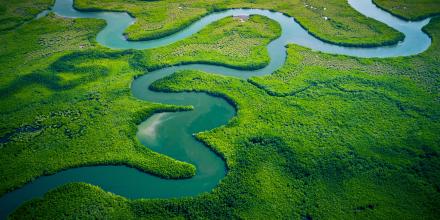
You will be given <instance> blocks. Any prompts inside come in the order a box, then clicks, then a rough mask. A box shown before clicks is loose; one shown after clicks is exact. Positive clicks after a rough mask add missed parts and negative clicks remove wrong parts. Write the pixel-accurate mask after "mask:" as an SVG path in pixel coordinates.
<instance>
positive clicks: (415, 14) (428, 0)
mask: <svg viewBox="0 0 440 220" xmlns="http://www.w3.org/2000/svg"><path fill="white" fill-rule="evenodd" d="M373 2H374V3H375V4H376V5H378V6H379V7H381V8H383V9H385V10H387V11H389V12H391V13H393V14H394V15H397V16H399V17H401V18H404V19H408V20H421V19H424V18H426V17H430V16H435V15H439V14H440V1H438V0H398V1H397V0H373Z"/></svg>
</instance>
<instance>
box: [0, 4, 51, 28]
mask: <svg viewBox="0 0 440 220" xmlns="http://www.w3.org/2000/svg"><path fill="white" fill-rule="evenodd" d="M54 2H55V1H54V0H0V31H4V30H10V29H13V28H15V27H17V26H18V25H20V24H23V23H24V22H26V21H29V20H31V19H33V18H34V17H35V16H36V15H37V14H38V13H40V12H41V11H43V10H45V9H48V8H49V7H50V6H52V5H53V3H54Z"/></svg>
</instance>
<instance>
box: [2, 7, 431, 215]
mask: <svg viewBox="0 0 440 220" xmlns="http://www.w3.org/2000/svg"><path fill="white" fill-rule="evenodd" d="M348 2H349V4H350V5H351V6H352V7H353V8H354V9H356V10H357V11H359V12H360V13H362V14H364V15H366V16H369V17H372V18H374V19H376V20H378V21H380V22H383V23H385V24H387V25H389V26H390V27H393V28H394V29H396V30H398V31H400V32H402V33H404V34H405V40H404V41H403V42H400V43H398V44H396V45H392V46H385V47H376V48H359V47H344V46H338V45H332V44H329V43H325V42H323V41H321V40H319V39H317V38H315V37H313V36H312V35H310V34H309V33H308V32H307V31H306V30H304V29H303V28H302V27H301V26H300V25H299V24H298V23H296V22H295V20H294V19H293V18H291V17H288V16H285V15H283V14H281V13H278V12H270V11H268V10H260V9H231V10H227V11H223V12H218V13H213V14H210V15H207V16H205V17H203V18H201V19H200V20H199V21H197V22H195V23H193V24H192V25H190V26H189V27H187V28H185V29H183V30H182V31H179V32H177V33H175V34H172V35H170V36H167V37H164V38H160V39H157V40H150V41H139V42H133V41H126V40H125V38H124V36H123V31H124V30H125V29H126V28H127V27H128V26H129V25H131V24H132V23H133V22H134V21H135V20H134V19H133V18H132V17H130V16H129V15H128V14H127V13H121V12H79V11H76V10H75V9H73V8H72V0H57V1H56V2H55V5H54V7H53V9H52V10H53V12H55V13H57V14H58V15H60V16H65V17H73V18H80V17H81V18H100V19H105V20H106V21H107V26H106V27H105V28H104V29H103V30H102V31H101V32H99V34H98V36H97V41H98V42H99V43H100V44H102V45H104V46H107V47H109V48H115V49H147V48H155V47H161V46H165V45H168V44H171V43H173V42H176V41H179V40H182V39H184V38H187V37H189V36H191V35H193V34H194V33H196V32H198V31H199V30H201V29H202V28H204V27H205V26H206V25H208V24H210V23H212V22H214V21H217V20H219V19H221V18H224V17H227V16H231V15H239V14H240V15H241V14H249V15H251V14H258V15H263V16H266V17H269V18H271V19H273V20H275V21H277V22H278V23H279V24H280V25H281V27H282V35H281V36H280V37H279V38H278V39H276V40H274V41H272V42H271V43H270V44H269V45H268V47H267V48H268V52H269V56H270V58H271V61H270V63H269V65H268V66H266V67H264V68H262V69H260V70H255V71H242V70H235V69H231V68H226V67H221V66H215V65H204V64H191V65H181V66H174V67H168V68H164V69H160V70H157V71H154V72H151V73H148V74H146V75H144V76H142V77H139V78H137V79H136V80H134V81H133V83H132V86H131V88H132V93H133V95H134V96H135V97H137V98H139V99H142V100H147V101H151V102H158V103H166V104H176V105H192V106H194V110H193V111H187V112H177V113H159V114H155V115H153V116H152V117H150V118H148V119H147V120H146V121H144V122H143V123H141V124H140V125H139V126H138V132H137V135H136V136H137V138H138V139H139V140H140V141H141V143H143V144H144V145H145V146H147V147H148V148H150V149H152V150H154V151H156V152H159V153H161V154H165V155H168V156H170V157H173V158H175V159H177V160H180V161H185V162H188V163H191V164H194V165H195V166H196V168H197V173H196V175H195V176H194V177H192V178H189V179H184V180H166V179H162V178H159V177H156V176H153V175H150V174H146V173H143V172H140V171H138V170H136V169H133V168H129V167H125V166H93V167H81V168H74V169H68V170H66V171H61V172H59V173H56V174H54V175H51V176H44V177H40V178H37V179H36V180H35V181H33V182H31V183H29V184H27V185H25V186H24V187H22V188H20V189H18V190H15V191H12V192H10V193H7V194H6V195H4V196H3V197H1V198H0V219H1V218H5V217H6V215H7V214H8V213H10V212H11V211H12V210H13V209H15V208H16V207H18V206H19V205H20V204H22V203H23V202H24V201H27V200H29V199H32V198H35V197H41V196H43V195H44V193H46V192H47V191H49V190H51V189H53V188H55V187H57V186H60V185H63V184H65V183H68V182H87V183H91V184H94V185H97V186H99V187H101V188H103V189H104V190H106V191H110V192H113V193H115V194H118V195H122V196H125V197H128V198H133V199H134V198H170V197H183V196H195V195H197V194H200V193H202V192H209V191H211V190H212V189H213V188H214V187H215V186H217V184H218V183H219V181H220V180H221V179H222V178H223V177H224V176H225V175H226V166H225V163H224V161H223V160H222V159H221V158H220V157H219V156H217V155H216V154H215V153H214V152H212V151H211V150H210V149H208V148H207V147H206V146H205V145H203V144H202V143H200V142H198V141H196V140H195V138H194V137H193V136H192V134H194V133H197V132H200V131H205V130H210V129H213V128H216V127H219V126H221V125H224V124H226V123H227V122H228V121H229V120H230V119H231V118H232V117H233V116H234V115H235V110H234V107H233V106H231V105H230V104H229V103H227V102H226V101H225V100H224V99H221V98H217V97H212V96H209V95H207V94H204V93H161V92H153V91H151V90H149V89H148V87H149V86H150V84H151V83H152V82H154V81H156V80H157V79H160V78H163V77H164V76H167V75H170V74H173V73H174V72H176V71H178V70H184V69H195V70H202V71H206V72H211V73H216V74H222V75H229V76H235V77H239V78H243V79H246V78H249V77H251V76H260V75H265V74H271V73H272V72H274V71H275V70H277V69H278V68H280V67H281V66H282V65H283V64H284V62H285V59H286V49H285V45H286V44H288V43H294V44H298V45H301V46H305V47H308V48H311V49H313V50H317V51H322V52H327V53H334V54H345V55H350V56H358V57H392V56H408V55H413V54H417V53H420V52H423V51H425V50H426V49H427V48H428V47H429V45H430V44H431V39H430V38H429V37H428V36H427V35H426V34H425V33H423V32H422V31H421V28H422V27H423V26H425V25H426V24H427V23H429V19H425V20H423V21H419V22H407V21H403V20H401V19H399V18H397V17H394V16H392V15H390V14H389V13H387V12H385V11H383V10H381V9H379V8H377V7H376V6H375V5H374V4H372V3H371V1H370V0H349V1H348ZM42 15H44V14H42ZM38 17H39V16H38Z"/></svg>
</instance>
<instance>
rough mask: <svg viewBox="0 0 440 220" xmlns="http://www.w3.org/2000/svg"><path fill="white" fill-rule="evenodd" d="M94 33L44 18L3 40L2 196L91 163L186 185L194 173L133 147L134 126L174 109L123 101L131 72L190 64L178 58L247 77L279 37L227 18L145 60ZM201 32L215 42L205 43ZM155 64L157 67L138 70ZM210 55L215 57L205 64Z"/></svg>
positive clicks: (274, 30)
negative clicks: (237, 69) (245, 71)
mask: <svg viewBox="0 0 440 220" xmlns="http://www.w3.org/2000/svg"><path fill="white" fill-rule="evenodd" d="M226 23H227V24H226ZM222 25H224V26H223V27H222ZM102 26H103V22H101V21H97V20H85V19H77V20H73V19H63V18H57V17H56V16H54V15H50V16H49V17H47V18H43V19H41V20H38V21H34V22H32V23H30V24H27V25H24V26H22V27H21V28H19V29H17V30H16V31H13V32H8V33H5V34H3V37H2V38H1V39H2V40H1V41H2V44H3V45H4V49H2V50H1V53H0V63H3V64H4V66H3V67H4V68H2V70H1V77H2V81H1V87H0V92H1V93H0V94H1V95H0V97H1V99H0V111H1V112H2V117H1V124H2V129H1V133H0V140H1V141H0V150H1V151H2V154H1V155H0V160H1V161H3V162H2V163H1V164H0V167H1V171H0V173H1V176H2V177H3V178H1V179H0V194H3V193H4V192H6V191H9V190H11V189H13V188H16V187H18V186H20V185H22V184H24V183H26V182H29V181H30V180H32V179H33V178H35V177H38V176H41V175H43V174H50V173H54V172H56V171H59V170H61V169H65V168H68V167H78V166H84V165H94V164H125V165H129V166H134V167H136V168H139V169H141V170H144V171H147V172H150V173H154V174H156V175H160V176H163V177H166V178H181V177H189V176H192V175H193V174H194V167H193V166H192V165H189V164H186V163H181V162H178V161H176V160H174V159H171V158H168V157H165V156H163V155H159V154H156V153H154V152H152V151H151V150H148V149H147V148H145V147H144V146H142V145H141V144H139V143H138V141H137V140H136V138H135V132H136V129H137V128H136V124H138V123H140V122H141V121H142V119H145V118H146V117H148V116H149V115H151V114H152V113H154V112H157V111H163V110H179V109H178V108H176V107H171V106H164V105H158V104H151V103H146V102H142V101H140V100H136V99H135V98H133V97H131V95H130V89H129V85H130V82H131V80H132V79H133V78H134V77H135V76H137V75H140V74H143V73H144V72H143V70H139V66H142V68H157V67H158V66H163V65H170V64H176V63H179V62H192V61H194V59H193V58H189V57H188V56H184V55H185V54H186V53H189V54H192V55H195V58H197V59H198V61H205V62H208V61H215V62H217V63H220V62H222V63H223V64H224V65H229V66H233V65H237V66H241V67H249V68H251V67H254V68H255V65H258V66H262V65H265V64H266V63H267V62H268V60H269V58H268V55H267V51H266V49H265V47H264V45H265V44H267V43H268V42H269V40H270V39H273V38H275V37H277V36H278V35H279V32H280V30H279V26H278V25H277V24H276V23H275V22H273V21H272V20H269V19H267V18H265V17H260V16H252V17H251V18H250V20H248V21H247V22H244V23H242V22H239V21H236V20H233V19H232V18H226V19H223V20H220V21H219V22H216V23H214V24H212V25H210V26H209V27H207V28H206V29H204V30H203V31H202V32H200V33H199V34H196V35H195V36H193V37H191V38H189V39H186V40H183V41H181V42H178V43H176V44H173V45H170V46H169V47H165V48H161V49H155V50H154V54H153V53H151V51H143V52H135V51H124V52H115V51H110V50H105V49H103V48H100V47H99V46H97V45H96V43H95V41H94V36H95V35H96V32H97V30H99V29H100V28H101V27H102ZM90 30H92V31H90ZM228 31H231V32H232V33H231V32H228ZM208 33H218V35H217V37H216V38H212V39H208V37H207V34H208ZM199 40H200V41H199ZM201 41H202V42H203V45H204V46H205V47H206V48H204V47H203V45H202V44H201ZM225 41H231V42H241V44H240V45H237V44H227V43H225ZM23 42H26V43H23ZM244 46H246V49H244V48H243V47H244ZM216 47H217V48H218V49H213V48H216ZM200 48H201V49H200ZM209 50H212V52H211V53H208V51H209ZM170 51H173V52H175V53H178V54H181V56H178V55H175V54H174V55H173V54H171V55H172V56H175V57H176V58H175V59H174V60H172V59H169V57H167V56H169V55H170V54H169V53H170ZM235 51H241V52H242V53H234V52H235ZM196 54H199V55H196ZM221 54H224V56H220V55H221ZM153 55H154V56H156V57H153V58H155V59H157V61H156V62H151V63H150V62H145V61H150V60H153V59H152V58H151V57H150V56H153ZM214 55H219V57H218V58H217V59H213V60H210V59H211V58H213V57H214ZM159 56H164V58H163V59H160V58H159ZM179 57H181V59H178V58H179ZM220 58H222V59H220ZM245 58H250V59H251V60H252V61H253V62H249V60H248V59H245ZM160 61H161V62H160ZM17 73H18V74H17ZM35 94H38V95H36V96H35ZM114 124H120V125H121V126H118V127H114V126H112V125H114ZM109 137H110V138H109ZM84 145H86V146H88V147H87V148H84ZM122 152H123V153H122ZM56 155H58V156H56ZM46 158H51V160H47V159H46ZM66 158H68V159H66ZM40 161H41V162H40ZM17 169H20V170H23V172H19V173H17V172H15V170H17Z"/></svg>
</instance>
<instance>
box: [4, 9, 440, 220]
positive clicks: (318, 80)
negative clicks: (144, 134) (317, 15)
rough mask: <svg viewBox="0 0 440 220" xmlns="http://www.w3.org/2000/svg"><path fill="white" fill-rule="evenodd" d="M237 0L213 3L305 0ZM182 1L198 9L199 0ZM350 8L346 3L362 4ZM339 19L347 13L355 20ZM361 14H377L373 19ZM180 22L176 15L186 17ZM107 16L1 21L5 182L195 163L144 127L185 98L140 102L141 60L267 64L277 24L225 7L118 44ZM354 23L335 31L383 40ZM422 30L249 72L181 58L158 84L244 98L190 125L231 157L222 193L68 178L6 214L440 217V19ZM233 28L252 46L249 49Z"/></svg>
mask: <svg viewBox="0 0 440 220" xmlns="http://www.w3.org/2000/svg"><path fill="white" fill-rule="evenodd" d="M80 2H84V1H80ZM103 2H104V1H103ZM108 2H109V1H107V3H106V2H104V3H102V4H110V3H108ZM231 2H233V1H230V2H229V3H228V4H230V5H226V6H225V5H222V4H218V5H216V6H215V7H213V9H210V10H214V9H219V8H220V9H221V8H224V7H238V6H239V5H250V6H253V7H256V6H255V5H256V4H258V6H261V7H264V6H265V5H266V6H267V7H273V8H277V7H279V8H287V9H285V10H292V11H296V10H298V11H301V10H304V9H298V7H296V8H295V7H291V5H289V4H292V6H295V4H296V3H287V1H286V2H285V1H277V2H275V3H273V2H272V3H271V4H270V5H269V3H267V2H266V1H264V2H263V1H249V2H247V3H231ZM252 2H254V3H252ZM313 2H314V1H313ZM316 2H318V1H316ZM336 2H337V3H339V2H340V3H341V4H342V1H336V0H333V1H326V2H325V3H322V2H321V4H329V5H331V6H332V7H330V6H329V7H328V8H327V9H326V10H325V11H329V13H330V11H332V10H334V12H333V13H335V14H336V9H337V8H338V7H339V6H338V7H336V6H335V4H336ZM165 3H166V2H162V1H158V2H137V1H130V2H129V3H126V4H124V5H123V6H124V7H122V6H121V10H124V9H126V5H130V4H132V5H133V8H134V7H135V6H136V7H137V6H138V5H141V4H145V5H147V4H157V5H165V6H164V9H163V10H164V11H167V10H168V8H172V7H168V6H169V5H166V4H165ZM114 4H116V3H114ZM174 4H177V5H178V3H174ZM180 4H184V3H180ZM185 4H187V7H189V6H191V5H192V4H194V5H197V4H201V5H202V6H203V7H205V5H203V4H202V3H198V2H197V1H194V2H192V3H185ZM225 4H226V3H225ZM234 4H235V5H234ZM307 4H308V5H310V4H309V3H307ZM170 5H172V4H171V3H170ZM184 6H185V5H183V6H182V7H184ZM202 6H201V7H200V8H203V7H202ZM109 7H110V6H109ZM176 7H177V8H178V7H179V6H176ZM194 7H195V6H194ZM344 9H346V8H345V7H344ZM151 10H152V9H151ZM205 10H207V9H205ZM322 10H323V9H322ZM346 10H347V11H344V10H341V11H339V12H340V14H341V15H342V14H344V13H347V14H350V13H353V12H351V11H350V10H349V9H346ZM144 11H145V12H146V13H147V12H148V10H144ZM150 12H151V11H150ZM158 12H160V10H158ZM205 12H206V11H205ZM205 12H202V13H200V15H201V14H203V13H205ZM312 12H313V10H304V12H301V13H304V14H303V16H304V18H302V20H301V21H302V23H303V24H305V25H306V26H307V27H310V26H313V25H316V27H317V28H318V27H320V26H319V25H323V26H322V27H323V28H322V29H320V28H318V29H319V30H320V31H321V32H322V33H324V32H326V31H328V32H327V34H328V35H329V36H331V33H332V31H331V28H330V29H326V27H327V28H328V27H329V26H326V25H328V24H326V23H325V22H314V23H312V24H313V25H312V24H310V25H307V24H306V23H304V21H305V20H306V19H313V16H311V15H310V13H312ZM298 13H299V12H298ZM158 15H161V14H160V13H158ZM309 15H310V16H309ZM136 16H137V15H136ZM188 16H189V15H188ZM191 16H196V14H191ZM191 16H189V17H187V19H190V18H192V17H191ZM298 16H299V14H298ZM338 16H339V15H338ZM299 17H300V16H299ZM306 17H307V18H306ZM342 17H343V16H341V18H340V19H342V20H340V22H341V24H350V25H353V24H354V23H352V22H354V21H353V20H351V19H352V18H349V17H346V18H342ZM353 17H355V18H353V19H354V20H355V21H356V19H363V20H365V22H366V23H364V24H365V25H370V24H369V23H368V22H371V20H369V19H366V18H362V17H359V16H357V15H356V16H353ZM335 19H337V18H335ZM344 19H348V20H344ZM140 20H141V19H138V21H140ZM159 20H160V19H159ZM182 21H185V19H182ZM166 22H167V23H168V22H170V21H166ZM179 22H180V21H179ZM146 23H150V21H148V20H146ZM152 23H154V22H152ZM318 23H319V24H318ZM320 23H323V24H320ZM171 24H172V25H171V26H169V27H168V26H167V28H170V27H178V26H179V25H176V23H172V22H171ZM103 25H104V23H103V22H102V21H98V20H88V19H76V20H72V19H63V18H59V17H56V16H54V15H53V14H51V15H49V16H48V17H45V18H42V19H40V20H37V21H32V22H30V23H28V24H24V25H22V26H20V27H17V28H16V29H15V30H14V31H4V32H0V64H1V65H2V68H1V69H0V77H1V80H0V112H1V117H0V128H1V129H0V161H2V162H1V163H0V195H2V194H4V193H5V192H7V191H10V190H12V189H14V188H17V187H20V186H21V185H23V184H24V183H27V182H29V181H31V180H32V179H33V178H35V177H38V176H41V175H47V174H51V173H54V172H57V171H59V170H61V169H67V168H69V167H78V166H85V165H97V164H124V165H127V166H133V167H136V168H138V169H140V170H143V171H146V172H149V173H153V174H155V175H159V176H162V177H166V178H184V177H189V176H192V175H194V167H193V166H192V165H189V164H187V163H182V162H179V161H176V160H174V159H172V158H169V157H166V156H163V155H160V154H157V153H155V152H152V151H151V150H149V149H148V148H145V147H143V146H142V145H141V144H140V143H138V141H137V140H136V139H135V132H136V124H138V123H139V122H141V121H142V120H143V119H145V118H146V117H148V116H150V115H151V114H153V113H155V112H159V111H180V110H189V109H190V107H176V106H168V105H162V104H153V103H148V102H144V101H140V100H137V99H135V98H133V97H132V96H131V94H130V89H129V85H130V82H131V80H132V79H133V78H134V77H135V76H138V75H140V74H144V73H145V72H144V69H143V68H148V69H155V68H159V67H162V66H166V65H174V64H179V63H192V62H209V61H211V62H214V63H216V64H222V65H227V66H235V67H238V68H256V67H259V66H261V65H263V64H265V63H267V54H266V51H265V50H263V47H262V46H261V45H264V44H267V43H268V42H269V40H270V39H273V38H274V37H276V36H277V35H278V34H279V27H278V26H277V25H276V24H275V23H273V22H272V21H269V20H268V19H266V18H262V17H260V16H253V17H251V19H250V20H249V21H247V22H244V23H239V22H235V21H234V20H232V19H231V18H226V19H223V20H221V21H218V22H216V23H214V24H212V25H210V26H208V27H206V28H205V29H204V30H203V31H201V32H200V33H198V34H196V35H195V36H193V37H191V38H189V39H186V40H183V41H181V42H178V43H175V44H173V45H169V46H167V47H164V48H159V49H154V50H150V51H140V52H139V51H130V50H129V51H112V50H107V49H103V48H100V47H99V46H98V45H97V44H96V42H95V41H94V36H96V33H97V31H98V30H100V29H101V28H102V27H103ZM371 25H373V26H375V25H377V23H371ZM220 27H221V28H220ZM350 27H351V26H350ZM361 27H362V25H361V26H358V28H359V29H356V30H357V31H358V32H359V33H356V31H353V30H355V29H350V31H347V32H344V34H345V35H344V34H342V35H336V36H339V37H341V39H342V40H346V39H345V38H347V37H348V36H356V35H357V34H359V36H362V37H360V38H356V39H355V41H357V43H360V42H368V39H370V37H371V39H373V38H374V37H372V36H373V35H371V36H370V37H365V36H366V35H363V34H366V33H367V32H368V31H367V32H363V31H359V30H360V29H362V28H361ZM165 29H166V28H165ZM165 29H164V30H165ZM133 30H134V29H133ZM166 30H170V29H166ZM311 30H312V29H311ZM329 30H330V31H329ZM334 30H338V29H337V28H335V29H334ZM342 30H344V29H343V28H342ZM365 30H370V29H365ZM425 30H426V31H427V32H428V33H429V34H430V35H431V36H432V37H433V44H432V46H431V48H430V49H429V50H428V51H427V52H425V53H423V54H420V55H417V56H412V57H399V58H389V59H361V58H352V57H346V56H337V55H328V54H323V53H319V52H313V51H311V50H309V49H306V48H302V47H299V46H295V45H289V47H288V60H287V62H286V64H285V66H284V67H283V68H282V69H280V70H279V71H277V72H276V73H274V74H273V75H269V76H265V77H254V78H251V79H250V80H248V81H243V80H239V79H237V78H233V77H224V76H218V75H212V74H207V73H203V72H199V71H183V72H178V73H176V74H174V75H172V76H169V77H167V78H165V79H162V80H160V81H158V82H156V83H155V84H154V85H153V88H154V89H156V90H162V91H174V92H178V91H204V92H208V93H211V94H215V95H219V96H223V97H225V98H227V99H228V100H230V101H231V102H232V103H234V104H235V105H236V106H237V109H238V112H237V114H238V115H237V117H235V118H233V119H232V120H231V122H230V123H229V124H228V125H226V126H224V127H221V128H217V129H214V130H212V131H208V132H203V133H200V134H198V135H197V138H199V139H200V140H202V141H203V142H205V143H206V144H207V145H208V146H209V147H211V148H213V149H214V150H215V151H217V152H219V153H220V154H221V155H222V156H223V157H224V158H225V159H226V162H227V164H228V167H229V172H228V175H227V176H226V177H225V179H223V180H222V182H221V183H220V185H219V186H218V187H217V188H216V189H214V191H213V192H209V193H204V194H202V195H200V196H197V197H193V198H184V199H166V200H162V199H140V200H129V199H126V198H123V197H120V196H116V195H114V194H111V193H108V192H105V191H103V190H101V189H99V188H98V187H96V186H91V185H88V184H84V183H73V184H67V185H64V186H62V187H60V188H57V189H54V190H52V191H51V192H49V193H47V194H46V195H45V197H44V198H38V199H34V200H32V201H30V202H28V203H26V204H24V205H23V206H21V208H20V209H18V210H17V211H15V212H14V213H13V215H12V216H11V218H12V219H38V218H41V219H59V218H63V219H76V218H117V219H133V218H182V217H183V218H258V219H261V218H271V219H272V218H286V217H287V218H303V219H329V218H333V219H353V218H360V219H367V218H368V219H371V218H380V219H389V218H397V219H419V218H420V217H421V216H422V217H423V218H425V219H437V218H438V216H439V215H440V212H439V210H440V209H439V204H440V175H439V174H440V172H439V170H440V137H439V135H438V134H439V133H440V103H439V100H440V83H439V74H440V69H439V68H438V66H439V63H440V43H439V42H440V19H434V20H433V22H432V23H431V24H430V25H429V26H428V27H427V28H425ZM145 33H146V32H145ZM155 33H159V32H155ZM209 33H215V37H214V36H211V37H212V38H208V37H209ZM212 35H214V34H212ZM383 35H384V33H381V34H379V33H377V36H381V37H387V36H383ZM320 36H321V35H320ZM323 36H324V35H323ZM389 36H390V35H388V37H389ZM336 38H337V37H335V39H336ZM378 39H379V38H378ZM381 39H384V38H380V39H379V42H383V41H382V40H381ZM375 40H377V39H375ZM225 41H230V42H240V44H245V45H246V50H244V49H243V48H242V46H243V45H238V44H227V43H225ZM201 42H202V43H201ZM371 42H372V41H371ZM242 49H243V50H242ZM236 51H240V53H236ZM173 52H175V53H176V54H174V55H169V54H170V53H173ZM177 55H179V56H177ZM170 56H171V57H170ZM249 60H251V61H252V62H249ZM115 125H117V126H115ZM17 171H20V172H17Z"/></svg>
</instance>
